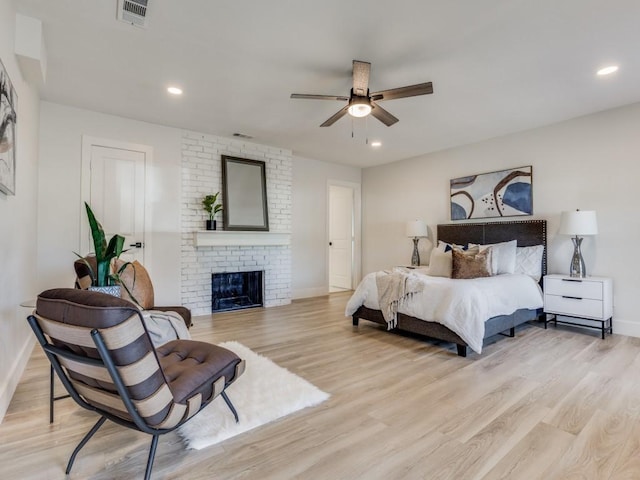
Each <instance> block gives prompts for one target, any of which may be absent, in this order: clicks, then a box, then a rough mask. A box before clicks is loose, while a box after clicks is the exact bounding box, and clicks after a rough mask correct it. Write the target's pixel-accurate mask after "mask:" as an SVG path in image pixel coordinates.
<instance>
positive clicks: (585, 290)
mask: <svg viewBox="0 0 640 480" xmlns="http://www.w3.org/2000/svg"><path fill="white" fill-rule="evenodd" d="M544 313H545V314H547V313H548V314H552V315H554V317H553V319H552V320H547V316H546V315H545V320H544V328H547V323H549V322H555V323H556V324H558V323H564V324H567V325H576V326H579V327H586V328H595V329H597V330H600V331H601V332H602V338H603V339H604V335H605V333H607V332H608V333H613V282H612V280H611V279H610V278H606V277H585V278H576V277H570V276H569V275H545V277H544ZM558 315H561V316H563V317H572V318H576V319H583V322H577V321H576V322H574V321H570V320H558Z"/></svg>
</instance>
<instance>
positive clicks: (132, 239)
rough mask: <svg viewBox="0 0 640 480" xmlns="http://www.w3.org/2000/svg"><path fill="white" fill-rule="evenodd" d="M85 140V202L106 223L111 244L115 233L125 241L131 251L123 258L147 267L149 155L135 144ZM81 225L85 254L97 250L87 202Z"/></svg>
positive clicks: (83, 210)
mask: <svg viewBox="0 0 640 480" xmlns="http://www.w3.org/2000/svg"><path fill="white" fill-rule="evenodd" d="M83 140H86V142H83V169H84V172H85V173H83V177H87V176H88V178H83V200H84V201H86V202H88V203H89V205H90V206H91V209H92V210H93V213H94V214H95V216H96V219H97V220H98V221H99V222H100V223H101V224H102V227H103V228H104V231H105V234H106V237H107V241H109V239H110V238H111V237H112V236H113V235H115V234H119V235H122V236H123V237H124V238H125V243H124V245H125V249H128V251H127V252H125V253H124V254H123V255H122V256H121V257H120V258H121V259H122V260H125V261H133V260H138V261H139V262H140V263H142V264H144V256H145V255H144V251H145V250H144V246H145V183H146V181H145V174H146V162H147V156H148V154H149V152H148V151H145V149H144V148H143V149H139V148H136V146H135V145H132V146H127V145H122V144H119V143H116V142H109V141H100V140H97V139H92V138H86V139H83ZM110 143H111V144H110ZM81 225H82V226H83V229H81V232H82V236H83V239H82V240H83V241H82V243H81V244H82V245H83V253H86V252H89V251H93V250H94V248H93V243H92V241H91V232H90V231H89V224H88V221H87V215H86V211H85V208H84V203H83V204H82V218H81ZM85 242H86V243H85ZM85 245H86V247H85Z"/></svg>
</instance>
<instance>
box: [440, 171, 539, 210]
mask: <svg viewBox="0 0 640 480" xmlns="http://www.w3.org/2000/svg"><path fill="white" fill-rule="evenodd" d="M532 180H533V167H532V166H531V165H529V166H526V167H518V168H510V169H507V170H499V171H496V172H489V173H482V174H479V175H470V176H467V177H460V178H454V179H452V180H451V181H450V199H451V220H466V219H470V218H495V217H515V216H520V215H533V181H532Z"/></svg>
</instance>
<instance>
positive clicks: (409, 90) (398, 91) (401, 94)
mask: <svg viewBox="0 0 640 480" xmlns="http://www.w3.org/2000/svg"><path fill="white" fill-rule="evenodd" d="M430 93H433V84H432V83H431V82H426V83H418V84H417V85H409V86H408V87H400V88H391V89H389V90H382V91H381V92H375V93H372V94H371V100H377V101H379V100H393V99H395V98H405V97H416V96H418V95H428V94H430Z"/></svg>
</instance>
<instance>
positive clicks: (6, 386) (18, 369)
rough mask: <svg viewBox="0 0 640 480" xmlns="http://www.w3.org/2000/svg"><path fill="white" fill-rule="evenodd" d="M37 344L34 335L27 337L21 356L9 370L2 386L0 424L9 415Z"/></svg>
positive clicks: (0, 391) (0, 389)
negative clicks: (12, 400)
mask: <svg viewBox="0 0 640 480" xmlns="http://www.w3.org/2000/svg"><path fill="white" fill-rule="evenodd" d="M35 342H36V339H35V337H34V336H33V335H31V336H29V337H27V340H26V341H25V343H24V345H23V346H22V348H21V349H20V354H19V355H18V356H17V358H16V359H15V361H14V362H13V365H11V368H10V369H9V374H8V375H7V378H6V379H5V380H4V382H2V384H1V385H0V423H2V420H3V419H4V415H5V413H7V408H9V403H11V398H12V397H13V394H14V393H15V391H16V387H17V386H18V382H20V377H22V373H23V372H24V369H25V368H26V367H27V362H28V361H29V358H30V357H31V351H32V350H33V345H34V344H35Z"/></svg>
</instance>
